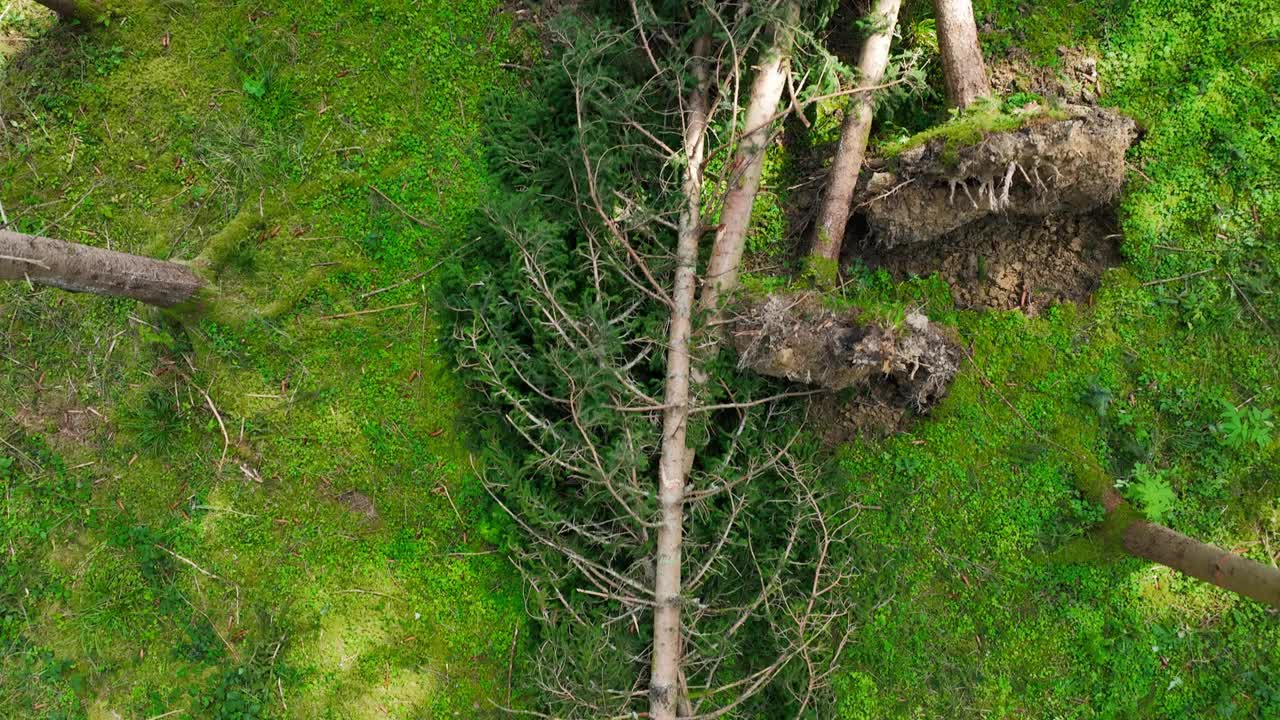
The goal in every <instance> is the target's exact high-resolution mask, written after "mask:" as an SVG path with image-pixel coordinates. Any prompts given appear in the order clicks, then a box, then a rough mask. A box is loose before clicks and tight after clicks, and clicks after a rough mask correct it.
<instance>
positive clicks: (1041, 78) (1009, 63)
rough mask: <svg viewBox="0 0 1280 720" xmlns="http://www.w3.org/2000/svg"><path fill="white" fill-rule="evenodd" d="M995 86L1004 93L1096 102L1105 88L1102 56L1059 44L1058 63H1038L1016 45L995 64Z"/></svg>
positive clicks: (1068, 100) (992, 80)
mask: <svg viewBox="0 0 1280 720" xmlns="http://www.w3.org/2000/svg"><path fill="white" fill-rule="evenodd" d="M991 89H993V90H995V91H996V92H997V93H999V94H1000V95H1005V96H1008V95H1013V94H1015V93H1020V92H1029V93H1035V94H1037V95H1040V96H1041V97H1045V98H1049V99H1057V100H1062V101H1065V102H1068V103H1080V104H1082V105H1092V104H1094V103H1095V102H1097V100H1098V95H1099V94H1100V93H1101V92H1102V83H1101V80H1100V79H1099V77H1098V58H1097V56H1095V55H1093V54H1091V53H1089V52H1088V51H1086V50H1082V49H1080V48H1072V47H1060V48H1058V64H1057V65H1056V66H1054V67H1045V66H1044V65H1042V64H1038V63H1035V62H1033V61H1032V60H1031V56H1030V55H1029V54H1028V53H1027V51H1026V50H1023V49H1022V48H1013V49H1012V50H1010V51H1009V53H1008V54H1007V55H1005V57H1004V58H1003V59H1002V60H999V61H997V62H995V63H992V65H991Z"/></svg>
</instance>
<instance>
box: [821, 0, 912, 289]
mask: <svg viewBox="0 0 1280 720" xmlns="http://www.w3.org/2000/svg"><path fill="white" fill-rule="evenodd" d="M901 5H902V2H901V0H876V2H875V4H874V5H872V7H871V18H872V22H873V23H874V26H875V27H877V32H876V33H875V34H873V35H872V36H871V37H869V38H867V41H866V43H864V44H863V46H862V55H861V57H860V58H859V60H858V75H859V80H858V88H857V89H858V90H859V91H860V92H858V93H857V94H856V95H854V97H853V100H852V101H851V102H850V103H849V114H848V116H846V117H845V119H844V131H843V132H842V133H841V135H840V147H839V148H838V149H837V150H836V156H835V159H834V160H833V161H832V163H831V179H830V181H829V182H828V184H827V195H826V197H825V198H824V199H823V201H822V207H821V209H820V210H819V211H818V225H817V227H816V228H815V229H814V232H813V249H812V250H811V251H810V254H811V256H812V257H813V258H815V259H818V260H820V261H821V260H827V261H831V262H834V261H836V260H838V259H839V258H840V246H841V245H842V244H843V243H844V230H845V226H846V225H847V224H848V222H849V211H850V208H851V206H852V205H853V193H854V190H855V189H856V188H857V186H858V173H859V172H861V170H862V160H863V157H864V156H865V154H866V152H867V139H868V138H869V137H870V136H871V119H872V116H873V114H874V112H873V111H874V109H875V105H874V102H873V101H874V96H873V94H872V93H873V91H872V90H871V88H873V87H875V86H876V85H879V84H880V82H881V81H882V80H883V79H884V72H885V69H886V68H887V67H888V66H889V46H890V45H891V44H892V43H893V29H894V26H896V25H897V24H898V9H899V7H900V6H901ZM817 264H825V265H829V264H830V263H816V264H815V265H817ZM822 274H824V275H825V274H827V273H822Z"/></svg>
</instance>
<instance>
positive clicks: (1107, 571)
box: [836, 0, 1280, 719]
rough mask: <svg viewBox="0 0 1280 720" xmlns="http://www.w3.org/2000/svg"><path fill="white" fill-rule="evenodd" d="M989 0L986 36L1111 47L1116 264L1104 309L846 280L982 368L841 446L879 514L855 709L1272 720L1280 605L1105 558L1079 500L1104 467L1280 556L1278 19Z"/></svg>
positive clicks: (1138, 5)
mask: <svg viewBox="0 0 1280 720" xmlns="http://www.w3.org/2000/svg"><path fill="white" fill-rule="evenodd" d="M975 5H976V6H977V10H978V13H979V17H980V19H982V18H984V17H989V18H992V19H993V20H994V23H993V25H994V27H996V28H998V30H994V31H992V32H989V33H987V34H986V35H985V36H984V40H985V41H987V49H988V51H989V52H990V51H992V50H993V49H994V50H995V51H996V52H1003V50H1004V49H1006V48H1007V47H1008V46H1009V45H1016V46H1019V47H1024V48H1026V49H1028V50H1029V51H1030V52H1031V54H1032V57H1033V58H1034V59H1036V60H1037V61H1039V62H1044V63H1053V62H1056V59H1055V58H1056V53H1055V49H1056V48H1057V47H1058V46H1059V45H1075V46H1084V47H1086V48H1089V47H1092V48H1096V49H1098V50H1099V51H1100V53H1101V56H1102V63H1101V67H1100V72H1101V75H1102V83H1103V86H1104V88H1106V90H1107V92H1106V94H1105V95H1104V97H1103V103H1104V104H1109V105H1113V106H1115V107H1117V108H1119V109H1120V110H1122V111H1124V112H1126V113H1128V114H1130V115H1132V116H1133V117H1135V118H1136V119H1137V120H1138V121H1139V122H1140V123H1141V124H1142V125H1143V126H1144V127H1145V129H1146V131H1147V134H1146V136H1145V137H1144V139H1143V141H1142V143H1141V144H1140V145H1139V146H1137V147H1136V148H1135V149H1134V150H1133V151H1132V153H1131V157H1130V163H1131V166H1132V168H1133V172H1131V173H1130V174H1129V184H1128V189H1127V190H1126V192H1125V195H1124V198H1123V201H1122V206H1121V219H1122V224H1123V230H1124V234H1125V237H1124V241H1123V246H1122V251H1123V253H1124V256H1125V262H1124V263H1123V265H1122V266H1121V267H1120V268H1117V269H1114V270H1111V271H1109V272H1108V273H1107V274H1106V275H1105V276H1104V278H1103V280H1102V288H1101V290H1100V291H1099V293H1098V294H1097V295H1096V297H1095V298H1094V299H1093V300H1092V301H1091V302H1089V303H1086V304H1085V305H1083V306H1081V307H1078V308H1077V307H1058V308H1055V309H1052V310H1051V311H1049V312H1047V313H1046V314H1045V315H1043V316H1041V317H1036V318H1025V317H1023V316H1022V315H1020V314H1018V313H1014V312H988V313H972V312H960V311H957V310H955V309H954V308H953V305H952V303H951V301H950V299H949V298H948V297H947V296H946V295H945V294H943V295H942V296H941V297H939V295H938V294H937V293H936V292H935V290H936V283H937V281H936V280H926V279H919V280H913V281H910V282H907V283H904V284H901V285H897V284H894V283H893V282H891V281H890V280H889V279H888V278H887V277H885V276H883V275H879V274H874V273H867V272H865V271H864V272H858V271H856V269H855V271H854V272H851V273H849V274H848V277H849V278H850V286H851V287H848V288H846V290H845V292H846V293H852V295H854V296H857V297H858V300H857V301H858V302H862V303H870V304H871V305H872V306H876V305H877V304H878V305H879V306H880V307H882V308H893V307H895V306H897V307H902V308H907V307H918V308H922V309H923V310H924V312H925V313H926V314H928V315H929V316H930V317H931V318H933V319H935V320H939V321H941V322H943V323H946V324H950V325H953V326H955V327H956V328H957V329H958V332H959V335H960V337H961V338H962V341H963V344H964V346H965V348H966V350H965V355H966V358H967V359H966V362H965V363H964V366H963V369H962V371H961V374H960V376H959V377H958V378H957V380H956V382H955V385H954V387H953V389H952V392H951V394H950V396H949V397H948V398H947V399H946V400H945V401H944V402H943V403H942V405H941V406H940V407H938V408H937V409H936V410H935V411H934V412H933V413H932V415H930V416H929V417H928V418H927V419H925V420H923V421H921V422H919V423H918V424H917V425H915V427H914V428H913V429H912V430H911V431H910V432H908V433H906V434H903V435H899V436H896V437H893V438H891V439H887V440H884V441H878V442H875V441H860V442H856V443H854V444H852V445H849V446H847V447H845V448H843V449H842V450H841V454H840V463H841V466H842V467H843V468H844V470H845V471H846V472H847V473H848V479H849V492H850V494H851V498H852V499H853V500H855V501H857V502H859V503H861V504H862V505H864V506H865V507H866V509H865V510H864V511H863V515H862V523H863V530H864V531H865V535H863V536H862V539H861V541H860V543H859V547H858V548H857V550H856V551H857V552H858V553H859V555H860V556H861V558H862V562H861V564H862V567H863V568H864V575H863V577H862V578H861V579H860V581H859V583H858V584H857V586H856V592H857V593H858V600H859V603H858V606H859V608H860V613H861V615H860V617H859V622H860V630H859V632H858V634H857V637H856V639H855V641H854V643H853V644H852V645H851V647H850V648H849V651H848V655H847V661H848V662H847V666H846V670H845V672H844V673H843V674H842V675H841V676H840V677H839V678H838V679H837V681H836V685H837V690H838V692H839V694H840V696H841V708H842V717H844V718H848V719H852V718H884V717H904V718H908V717H909V718H926V717H975V718H977V717H983V718H1269V717H1277V716H1280V691H1278V688H1280V617H1278V616H1277V615H1276V613H1275V611H1274V610H1267V609H1264V608H1263V607H1262V606H1260V605H1259V604H1257V603H1254V602H1252V601H1248V600H1244V599H1241V598H1239V597H1236V596H1233V595H1231V594H1229V593H1226V592H1223V591H1220V590H1217V589H1215V588H1213V587H1211V586H1208V585H1206V584H1204V583H1200V582H1198V581H1194V580H1189V579H1187V578H1184V577H1182V576H1180V575H1178V574H1177V573H1174V572H1173V571H1170V570H1168V569H1166V568H1163V567H1159V566H1153V565H1150V564H1147V563H1142V562H1138V561H1135V560H1132V559H1127V558H1125V557H1123V556H1121V555H1119V554H1117V553H1116V552H1115V549H1114V548H1113V547H1108V546H1107V545H1106V543H1105V542H1104V541H1105V540H1106V537H1105V533H1104V529H1103V524H1102V521H1103V512H1102V508H1101V507H1100V506H1099V505H1098V504H1096V503H1095V502H1093V501H1091V500H1090V499H1089V496H1090V495H1091V494H1093V493H1092V492H1082V490H1096V488H1093V487H1091V484H1096V483H1099V482H1101V483H1103V484H1110V485H1112V486H1114V487H1116V488H1117V489H1118V490H1119V492H1120V493H1121V494H1122V495H1124V496H1125V497H1127V498H1128V499H1129V500H1130V501H1131V502H1132V503H1133V504H1134V507H1135V511H1136V512H1143V513H1144V514H1146V515H1147V516H1148V517H1152V518H1153V519H1158V520H1160V521H1161V522H1164V523H1166V524H1168V525H1170V526H1172V527H1173V528H1175V529H1177V530H1179V531H1181V532H1185V533H1187V534H1189V535H1192V536H1194V537H1197V538H1200V539H1203V540H1206V541H1210V542H1214V543H1216V544H1218V545H1220V546H1221V547H1224V548H1228V549H1231V550H1233V551H1235V552H1240V553H1243V554H1245V555H1247V556H1248V557H1251V558H1253V559H1255V560H1258V561H1260V562H1264V563H1273V562H1275V561H1276V552H1277V551H1278V550H1280V486H1277V485H1276V482H1275V478H1276V474H1277V470H1278V469H1280V458H1278V457H1277V450H1278V443H1277V438H1276V436H1275V434H1274V432H1273V429H1272V427H1271V425H1270V424H1269V423H1270V418H1271V413H1272V412H1274V411H1275V408H1276V407H1277V404H1278V403H1280V390H1278V388H1280V370H1277V367H1276V365H1275V362H1274V359H1275V357H1276V355H1277V351H1278V349H1280V348H1278V347H1277V345H1278V343H1277V335H1276V332H1277V330H1280V298H1277V296H1276V292H1275V288H1276V287H1278V285H1277V280H1280V245H1278V244H1277V240H1280V238H1278V237H1277V235H1276V232H1275V228H1276V227H1277V223H1278V222H1280V174H1278V173H1277V168H1280V144H1278V143H1277V142H1276V141H1275V139H1276V138H1277V137H1280V124H1277V123H1280V113H1278V112H1277V108H1280V96H1278V95H1277V94H1276V88H1277V85H1276V82H1275V80H1276V78H1277V77H1280V48H1278V47H1277V45H1276V43H1275V40H1274V38H1275V37H1276V36H1277V31H1278V30H1280V12H1277V10H1276V9H1275V7H1274V5H1273V4H1272V3H1269V2H1262V1H1261V0H1258V1H1251V2H1239V3H1215V4H1211V5H1204V4H1202V3H1192V2H1184V1H1182V0H1168V1H1156V0H1134V1H1133V2H1102V1H1099V2H1083V3H1076V2H1056V1H1055V2H1046V3H1033V4H1027V3H1014V2H1005V1H1004V0H991V1H990V2H979V3H975ZM941 132H944V133H945V132H950V131H949V130H943V131H941ZM1095 463H1096V464H1098V465H1101V466H1102V468H1103V470H1104V472H1103V474H1102V475H1101V476H1099V475H1097V474H1096V473H1092V472H1090V471H1088V470H1087V468H1090V467H1093V466H1094V464H1095ZM1081 478H1084V479H1083V480H1082V479H1081Z"/></svg>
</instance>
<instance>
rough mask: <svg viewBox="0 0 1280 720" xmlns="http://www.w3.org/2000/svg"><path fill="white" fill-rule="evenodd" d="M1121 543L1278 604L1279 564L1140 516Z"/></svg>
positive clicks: (1136, 553) (1147, 556)
mask: <svg viewBox="0 0 1280 720" xmlns="http://www.w3.org/2000/svg"><path fill="white" fill-rule="evenodd" d="M1121 547H1123V548H1124V551H1125V552H1127V553H1129V554H1130V555H1133V556H1134V557H1139V558H1142V559H1144V560H1150V561H1151V562H1154V563H1159V564H1160V565H1164V566H1165V567H1170V568H1173V569H1174V570H1177V571H1178V572H1180V573H1182V574H1183V575H1188V576H1190V577H1193V578H1197V579H1199V580H1203V581H1205V582H1207V583H1212V584H1214V585H1217V586H1218V587H1220V588H1222V589H1224V590H1230V591H1231V592H1234V593H1237V594H1240V595H1243V596H1245V597H1247V598H1253V599H1254V600H1257V601H1258V602H1260V603H1265V604H1267V605H1270V606H1272V607H1277V608H1280V568H1276V567H1274V566H1271V565H1263V564H1262V563H1260V562H1255V561H1253V560H1250V559H1248V558H1245V557H1241V556H1239V555H1236V554H1235V553H1230V552H1227V551H1226V550H1223V549H1222V548H1219V547H1216V546H1214V545H1210V544H1208V543H1203V542H1200V541H1199V540H1196V539H1194V538H1190V537H1187V536H1186V535H1183V534H1182V533H1179V532H1175V531H1173V530H1170V529H1169V528H1167V527H1164V526H1163V525H1157V524H1155V523H1152V522H1148V521H1146V520H1141V519H1135V520H1133V521H1132V522H1130V523H1129V526H1128V527H1127V528H1125V530H1124V534H1123V536H1122V537H1121Z"/></svg>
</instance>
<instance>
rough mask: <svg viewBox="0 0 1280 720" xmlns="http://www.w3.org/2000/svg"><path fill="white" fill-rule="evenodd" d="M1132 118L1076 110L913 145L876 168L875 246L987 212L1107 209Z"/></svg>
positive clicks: (944, 230) (904, 241)
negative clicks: (970, 136) (978, 135)
mask: <svg viewBox="0 0 1280 720" xmlns="http://www.w3.org/2000/svg"><path fill="white" fill-rule="evenodd" d="M1136 137H1137V125H1136V124H1135V123H1134V122H1133V120H1131V119H1129V118H1127V117H1125V116H1123V115H1120V114H1119V113H1116V112H1114V111H1112V110H1107V109H1104V108H1096V107H1085V106H1078V105H1076V106H1068V107H1067V108H1066V109H1065V111H1064V115H1062V116H1061V119H1053V118H1052V116H1051V115H1050V116H1045V117H1043V118H1038V119H1034V120H1031V119H1029V120H1028V121H1027V124H1026V125H1024V126H1023V127H1022V128H1020V129H1018V130H1013V131H1009V132H1000V133H992V134H990V135H988V136H986V137H985V138H983V139H982V140H981V141H979V142H976V143H974V144H972V145H967V146H963V147H953V146H952V145H951V143H950V142H949V141H948V140H947V139H946V138H945V137H938V138H935V139H933V140H931V141H929V142H927V143H925V144H923V145H920V146H917V147H914V148H910V149H908V150H905V151H904V152H903V153H902V154H901V155H899V156H898V157H897V158H896V159H895V161H894V169H893V170H892V171H891V172H881V173H876V174H875V175H874V176H873V177H872V178H871V182H870V184H869V185H868V187H867V191H866V193H867V195H868V196H869V197H870V198H871V199H870V200H869V201H867V202H865V203H863V206H864V207H865V208H866V219H867V223H868V225H869V227H870V229H871V235H872V239H873V241H874V242H876V243H877V244H879V245H880V246H882V247H885V248H891V247H895V246H898V245H908V244H919V243H927V242H931V241H933V240H936V239H938V238H941V237H943V236H945V235H947V234H949V233H952V232H954V231H955V230H957V229H959V228H961V227H964V226H965V225H968V224H970V223H972V222H975V221H977V220H980V219H982V218H985V217H988V216H1000V215H1012V216H1021V217H1036V218H1043V217H1045V216H1048V215H1065V214H1082V213H1089V212H1093V211H1095V210H1098V209H1099V208H1103V207H1107V206H1109V205H1110V204H1111V203H1112V202H1113V201H1114V200H1115V198H1116V196H1117V195H1118V194H1119V192H1120V188H1121V186H1122V184H1123V183H1124V172H1125V164H1124V156H1125V151H1126V150H1128V149H1129V145H1130V144H1132V143H1133V141H1134V139H1135V138H1136Z"/></svg>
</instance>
